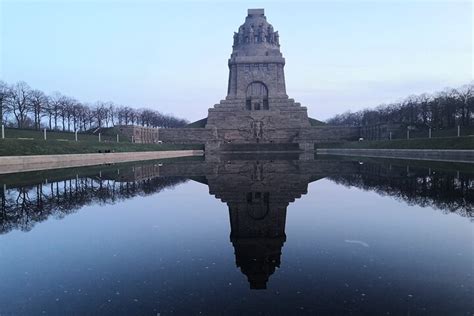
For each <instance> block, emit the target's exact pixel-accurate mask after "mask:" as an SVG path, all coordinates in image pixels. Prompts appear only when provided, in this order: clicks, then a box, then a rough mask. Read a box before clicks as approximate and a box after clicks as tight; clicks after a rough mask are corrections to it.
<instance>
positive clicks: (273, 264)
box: [161, 159, 318, 289]
mask: <svg viewBox="0 0 474 316" xmlns="http://www.w3.org/2000/svg"><path fill="white" fill-rule="evenodd" d="M300 162H301V163H306V164H308V162H304V161H298V160H296V161H295V160H293V161H292V160H286V161H285V160H280V161H270V160H227V159H224V162H222V163H217V164H215V163H206V162H203V163H202V164H201V168H199V169H200V170H202V171H201V172H204V173H206V174H205V177H206V180H205V181H204V180H203V182H205V183H206V184H207V185H208V186H209V192H210V194H213V195H215V197H216V198H219V199H220V200H222V201H223V202H225V203H227V205H228V207H229V217H230V226H231V233H230V240H231V242H232V245H233V246H234V250H235V260H236V265H237V267H239V268H240V270H241V271H242V273H244V274H245V275H246V276H247V278H248V281H249V283H250V288H252V289H265V288H266V287H267V282H268V279H269V277H270V276H271V275H272V274H273V273H274V272H275V269H276V268H277V267H279V266H280V257H281V252H282V247H283V244H284V243H285V241H286V235H285V221H286V209H287V207H288V205H289V204H290V203H291V202H293V201H294V200H295V199H297V198H299V197H301V195H303V194H305V193H306V192H307V185H308V183H309V182H311V181H314V180H315V179H317V178H318V177H314V176H312V175H311V173H310V172H306V173H301V171H302V169H300V167H301V166H300ZM313 162H314V161H313ZM308 166H309V165H308ZM169 167H170V168H172V167H173V166H169ZM182 170H186V171H187V172H190V169H188V167H184V166H183V168H182ZM211 170H212V171H211ZM196 171H198V170H196ZM161 172H164V173H165V174H167V165H165V166H163V168H162V169H161Z"/></svg>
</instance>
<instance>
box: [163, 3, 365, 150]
mask: <svg viewBox="0 0 474 316" xmlns="http://www.w3.org/2000/svg"><path fill="white" fill-rule="evenodd" d="M228 66H229V81H228V88H227V96H226V98H225V100H222V101H220V103H218V104H216V105H214V107H212V108H210V109H209V110H208V117H207V118H205V119H202V120H199V121H197V122H194V123H192V124H190V126H188V127H187V128H173V129H171V128H169V129H161V130H160V132H159V138H160V140H161V141H163V142H168V143H180V144H186V143H193V144H199V143H200V144H205V149H206V151H220V152H228V151H230V152H235V151H255V150H257V151H300V150H305V151H312V150H313V149H314V144H315V143H318V142H328V141H329V142H331V141H339V140H356V139H358V138H359V135H360V130H359V127H340V126H328V125H325V124H324V123H322V122H319V121H317V120H314V119H311V118H309V117H308V113H307V109H306V107H302V106H301V105H300V104H299V103H297V102H295V101H294V100H293V99H290V98H288V95H287V93H286V85H285V71H284V67H285V59H284V58H283V55H282V53H281V51H280V35H279V34H278V31H275V29H274V28H273V26H272V25H271V24H270V23H268V22H267V18H266V17H265V13H264V10H263V9H249V10H248V15H247V17H246V18H245V23H244V24H242V25H241V26H240V27H239V28H238V30H237V32H235V33H234V36H233V46H232V53H231V55H230V59H229V61H228ZM315 123H317V124H315Z"/></svg>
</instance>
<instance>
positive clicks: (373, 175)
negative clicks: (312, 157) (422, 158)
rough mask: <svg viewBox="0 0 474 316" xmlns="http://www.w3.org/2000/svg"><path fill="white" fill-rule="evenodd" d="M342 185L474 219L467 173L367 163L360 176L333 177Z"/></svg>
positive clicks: (473, 181)
mask: <svg viewBox="0 0 474 316" xmlns="http://www.w3.org/2000/svg"><path fill="white" fill-rule="evenodd" d="M328 178H329V179H331V180H333V181H334V182H336V183H338V184H342V185H345V186H354V187H358V188H361V189H363V190H366V191H374V192H377V193H378V194H380V195H383V196H391V197H394V198H396V199H397V200H402V201H405V202H407V203H408V204H409V205H418V206H422V207H427V206H429V207H432V208H435V209H440V210H443V211H444V212H445V213H449V212H454V213H457V214H458V215H461V216H466V217H472V216H473V209H474V194H473V192H474V191H473V190H474V176H473V175H472V174H465V173H449V172H438V171H435V172H433V171H431V170H430V169H426V168H410V167H409V166H403V167H401V166H392V165H382V164H365V165H363V166H361V169H360V172H359V173H354V174H344V175H331V176H329V177H328Z"/></svg>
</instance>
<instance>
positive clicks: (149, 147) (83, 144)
mask: <svg viewBox="0 0 474 316" xmlns="http://www.w3.org/2000/svg"><path fill="white" fill-rule="evenodd" d="M185 149H204V146H203V145H194V144H133V143H129V142H120V143H116V142H100V143H99V142H97V141H78V142H75V141H62V140H47V141H44V140H31V139H0V156H17V155H56V154H83V153H98V152H135V151H162V150H185Z"/></svg>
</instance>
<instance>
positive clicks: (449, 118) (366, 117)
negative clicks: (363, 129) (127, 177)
mask: <svg viewBox="0 0 474 316" xmlns="http://www.w3.org/2000/svg"><path fill="white" fill-rule="evenodd" d="M327 123H328V124H332V125H349V126H367V125H375V124H380V123H399V124H401V125H404V126H413V127H419V128H423V127H427V128H434V129H444V128H454V127H455V126H457V125H461V126H473V125H474V83H471V84H468V85H465V86H462V87H460V88H458V89H452V88H448V89H445V90H444V91H442V92H437V93H434V94H427V93H423V94H420V95H412V96H409V97H408V98H406V99H405V100H403V101H401V102H395V103H391V104H382V105H379V106H377V107H376V108H375V109H365V110H361V111H357V112H346V113H343V114H338V115H336V116H334V117H332V118H330V119H328V120H327Z"/></svg>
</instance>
